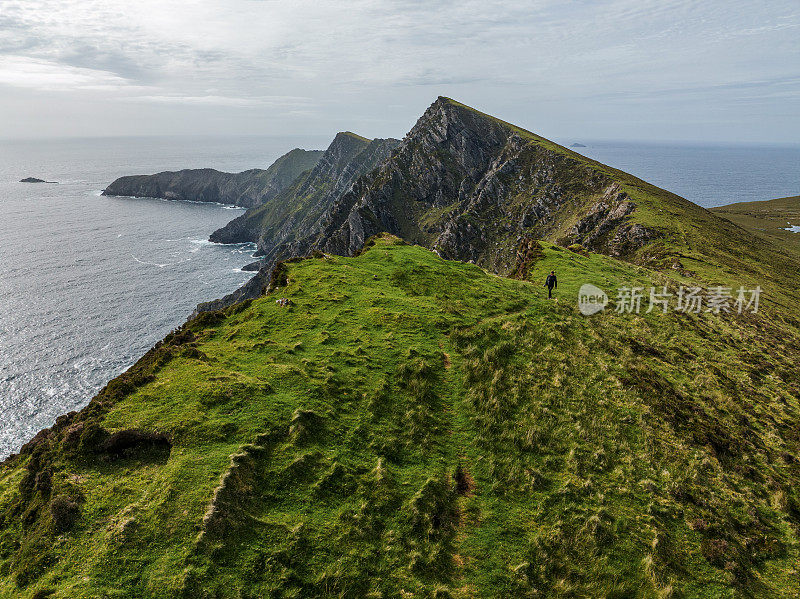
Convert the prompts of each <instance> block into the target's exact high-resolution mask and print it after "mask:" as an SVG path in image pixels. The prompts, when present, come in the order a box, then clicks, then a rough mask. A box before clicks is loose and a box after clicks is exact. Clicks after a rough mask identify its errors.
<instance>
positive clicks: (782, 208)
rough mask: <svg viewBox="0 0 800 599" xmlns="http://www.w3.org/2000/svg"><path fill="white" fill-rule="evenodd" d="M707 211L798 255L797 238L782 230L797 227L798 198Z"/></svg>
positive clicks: (799, 220) (799, 221)
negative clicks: (792, 226)
mask: <svg viewBox="0 0 800 599" xmlns="http://www.w3.org/2000/svg"><path fill="white" fill-rule="evenodd" d="M711 211H712V212H714V213H715V214H718V215H720V216H722V217H724V218H727V219H728V220H730V221H732V222H734V223H736V224H737V225H739V226H740V227H742V228H744V229H747V230H748V231H750V232H751V233H753V235H756V236H758V237H761V238H762V239H766V240H767V241H768V242H770V243H772V244H775V245H777V246H779V247H783V248H785V249H787V250H790V251H791V252H794V253H795V254H797V255H800V235H798V234H797V233H792V232H791V231H787V230H786V229H787V227H789V226H791V225H800V196H793V197H789V198H779V199H777V200H766V201H763V202H739V203H736V204H728V205H727V206H720V207H719V208H712V209H711Z"/></svg>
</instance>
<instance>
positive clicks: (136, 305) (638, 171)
mask: <svg viewBox="0 0 800 599" xmlns="http://www.w3.org/2000/svg"><path fill="white" fill-rule="evenodd" d="M562 141H563V140H562ZM573 141H574V140H573ZM328 142H329V139H327V138H321V137H320V138H299V137H298V138H274V137H246V138H199V137H198V138H118V139H112V138H109V139H83V140H75V139H71V140H59V141H47V140H37V141H13V142H12V141H0V458H2V457H5V456H6V455H8V454H9V453H11V452H14V451H17V450H18V449H19V447H20V445H21V444H22V443H24V442H25V441H26V440H28V439H30V438H31V437H32V436H33V435H34V434H35V433H36V432H37V431H38V430H40V429H41V428H43V427H46V426H49V425H51V424H52V423H53V421H54V420H55V418H56V417H57V416H58V415H60V414H63V413H65V412H68V411H70V410H76V409H80V408H81V407H82V406H84V405H85V404H86V403H87V402H88V401H89V399H91V397H92V396H93V395H94V394H95V393H96V392H97V391H98V390H99V389H100V387H102V386H103V385H104V384H105V383H106V382H107V381H108V380H109V379H111V378H113V377H114V376H116V375H118V374H120V373H121V372H123V371H124V370H125V369H126V368H127V367H128V366H130V365H131V364H133V362H135V361H136V359H138V358H139V357H140V356H141V355H142V354H143V353H144V352H145V351H147V350H148V349H149V348H150V347H152V346H153V345H154V344H155V343H156V342H157V341H158V340H159V339H161V338H163V337H164V336H165V335H166V334H167V333H168V332H169V331H170V330H172V329H174V328H175V327H177V326H179V325H180V324H181V323H183V322H184V321H185V320H186V318H187V317H188V316H189V314H190V313H191V312H192V310H193V309H194V307H195V306H196V305H197V304H198V303H199V302H202V301H207V300H211V299H215V298H218V297H221V296H223V295H225V294H226V293H229V292H230V291H232V290H234V289H235V288H236V287H238V286H240V285H241V284H243V283H244V282H245V281H246V280H247V278H248V277H249V276H251V274H249V273H244V272H242V271H241V270H240V267H241V266H243V265H244V264H246V263H248V262H250V261H251V259H252V253H253V251H254V248H253V247H251V246H249V245H240V246H221V245H216V244H211V243H209V242H208V241H207V239H208V235H209V234H210V233H211V232H212V231H213V230H214V229H216V228H218V227H220V226H222V225H224V224H225V223H227V222H228V221H229V220H231V219H232V218H234V217H235V216H236V215H238V214H240V213H241V212H242V211H241V210H239V209H233V208H230V207H225V206H219V205H210V204H198V203H188V202H170V201H163V200H155V199H128V198H111V197H103V196H101V195H100V191H101V190H102V189H103V188H104V187H105V186H106V185H107V184H108V183H110V182H111V181H112V180H114V179H115V178H117V177H119V176H121V175H125V174H145V173H153V172H157V171H161V170H175V169H179V168H196V167H213V168H218V169H220V170H227V171H241V170H244V169H248V168H257V167H261V168H264V167H266V166H268V165H269V164H270V163H271V162H272V161H273V160H274V159H275V158H277V157H278V156H279V155H280V154H282V153H284V152H286V151H288V150H289V149H291V148H293V147H303V148H306V149H315V148H325V147H326V146H327V144H328ZM570 143H572V142H570ZM583 143H585V144H586V145H587V147H586V148H576V150H577V151H579V152H581V153H583V154H584V155H586V156H590V157H592V158H595V159H597V160H600V161H601V162H605V163H607V164H610V165H612V166H615V167H618V168H621V169H622V170H626V171H628V172H631V173H632V174H634V175H637V176H639V177H641V178H643V179H646V180H648V181H651V182H652V183H655V184H656V185H659V186H661V187H664V188H666V189H669V190H671V191H674V192H676V193H678V194H680V195H682V196H684V197H686V198H688V199H690V200H692V201H694V202H697V203H698V204H700V205H703V206H707V207H709V206H718V205H721V204H726V203H730V202H740V201H752V200H765V199H771V198H775V197H781V196H788V195H796V194H798V193H800V169H798V165H800V147H797V146H792V147H788V146H786V147H777V146H773V147H767V146H764V147H756V146H727V147H726V146H698V145H691V146H687V145H684V146H678V145H666V144H664V145H659V144H631V143H612V142H587V141H583ZM29 176H30V177H38V178H41V179H46V180H48V181H57V182H58V183H57V184H49V183H48V184H45V183H39V184H26V183H19V182H18V181H19V179H22V178H23V177H29Z"/></svg>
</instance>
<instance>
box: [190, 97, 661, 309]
mask: <svg viewBox="0 0 800 599" xmlns="http://www.w3.org/2000/svg"><path fill="white" fill-rule="evenodd" d="M340 135H344V134H340ZM337 140H338V142H337ZM337 140H334V141H335V143H334V144H332V145H331V148H329V149H328V151H326V156H327V154H328V153H329V152H332V149H333V148H334V146H336V145H337V143H341V141H342V140H339V136H337ZM383 141H384V140H374V141H373V142H371V143H370V144H369V145H368V146H365V147H364V148H363V149H362V150H361V152H360V153H358V155H357V156H358V157H362V156H364V154H365V153H368V154H369V156H370V157H371V158H370V159H369V160H366V159H361V161H359V160H356V159H355V158H352V157H351V158H350V162H348V163H347V164H346V165H345V163H344V162H343V161H338V162H337V161H336V160H334V158H335V157H336V154H334V153H332V154H331V157H330V159H329V158H326V157H323V159H321V160H320V163H319V164H318V165H317V167H316V168H315V169H314V171H317V172H316V173H311V174H309V176H308V177H306V178H305V179H302V178H301V179H300V180H298V181H297V182H296V183H295V185H294V186H293V189H291V190H287V191H286V192H285V193H284V194H281V195H280V196H279V197H278V198H277V199H276V202H275V203H276V204H277V203H282V204H284V207H283V210H284V211H286V212H288V213H290V214H289V215H288V216H286V217H284V216H281V215H280V214H279V213H278V212H276V209H274V208H272V207H270V206H269V205H267V204H265V205H264V206H260V207H258V208H255V209H253V210H251V211H248V214H245V215H243V216H242V217H239V218H238V219H236V220H235V221H234V222H233V223H231V224H230V225H229V226H228V227H226V228H225V229H223V230H222V231H223V232H219V231H218V232H217V233H215V234H214V236H212V240H222V239H223V237H225V236H227V237H225V238H226V239H230V240H232V241H254V240H255V241H256V242H257V243H258V247H259V253H260V254H261V255H263V257H264V258H263V259H264V262H263V266H262V268H261V270H260V271H259V273H258V275H257V276H256V277H254V278H253V279H251V280H250V281H249V282H248V283H247V285H245V287H243V288H241V289H239V290H237V292H236V293H234V294H233V295H231V296H229V297H227V298H224V299H223V300H221V301H218V302H213V303H212V304H209V305H207V306H206V308H218V307H222V306H224V305H228V304H230V303H233V302H235V301H239V300H241V299H245V298H247V297H253V296H255V295H258V294H260V293H262V292H263V291H264V289H265V288H266V287H267V286H268V281H269V275H270V272H271V269H272V267H273V266H274V265H275V264H276V263H277V262H278V261H280V260H284V259H287V258H292V257H296V256H305V255H308V254H310V253H311V252H312V251H313V250H319V251H322V252H325V253H331V254H340V255H353V254H356V253H357V252H358V251H360V250H361V248H362V247H363V245H364V243H365V241H366V240H367V239H368V238H369V237H371V236H373V235H377V234H379V233H381V232H388V233H391V234H393V235H397V236H398V237H401V238H402V239H404V240H406V241H408V242H410V243H416V244H420V245H423V246H425V247H429V248H431V249H434V250H436V251H437V252H438V253H439V255H440V256H442V257H443V258H447V259H453V260H461V261H469V262H474V263H476V264H479V265H480V266H482V267H483V268H486V269H487V270H491V271H493V272H496V273H499V274H504V275H513V276H521V274H520V273H524V272H526V270H527V266H526V265H525V264H527V263H529V262H530V253H531V251H533V250H532V249H531V246H530V243H531V241H530V240H535V239H547V240H550V241H555V242H558V243H561V244H562V245H570V244H573V243H579V244H581V245H582V246H583V247H585V248H587V249H591V250H594V251H598V252H603V253H606V254H609V255H613V256H622V257H631V258H632V257H634V256H635V254H636V252H637V251H638V250H639V249H640V248H641V247H642V246H644V245H646V244H647V243H649V242H650V241H652V240H653V239H655V238H656V237H658V235H659V233H658V232H657V231H655V230H652V229H649V228H647V227H645V226H644V225H642V224H640V223H636V222H633V221H632V220H631V218H632V216H633V215H634V213H635V211H636V204H635V202H634V201H633V200H632V198H631V197H630V196H629V195H628V193H627V192H626V191H625V188H624V185H623V184H622V183H621V182H620V181H619V180H618V179H617V178H616V177H615V176H614V175H615V172H614V171H612V170H611V169H607V168H605V167H603V165H599V164H598V163H594V162H592V161H590V160H588V159H586V158H584V157H582V156H580V155H578V154H575V153H573V152H570V151H569V150H567V149H566V148H562V147H561V146H558V145H556V144H554V143H552V142H549V141H548V140H546V139H544V138H541V137H538V136H536V135H534V134H533V133H530V132H528V131H525V130H522V129H520V128H518V127H515V126H513V125H510V124H508V123H506V122H504V121H501V120H499V119H496V118H493V117H491V116H489V115H486V114H483V113H481V112H478V111H476V110H474V109H472V108H469V107H468V106H464V105H463V104H459V103H458V102H454V101H453V100H450V99H449V98H439V99H438V100H437V101H436V102H434V103H433V104H432V105H431V106H430V107H429V108H428V110H426V112H425V113H424V114H423V115H422V117H421V118H420V119H419V120H418V121H417V123H416V125H415V126H414V127H413V128H412V129H411V131H410V132H409V133H408V135H406V137H405V138H404V139H403V141H402V143H400V144H399V145H397V144H396V143H395V144H394V145H393V146H392V149H391V150H390V151H389V150H388V148H387V147H386V144H385V143H382V142H383ZM351 143H352V142H351ZM395 146H396V147H395ZM377 158H381V159H382V160H380V161H379V160H377ZM334 164H336V165H337V166H334ZM343 165H344V166H343ZM367 166H369V168H366V167H367ZM323 171H324V174H323V173H322V172H323ZM620 175H624V176H626V177H627V175H625V174H624V173H620ZM631 179H632V178H631ZM278 200H280V202H278ZM286 205H289V206H290V209H289V210H287V208H286ZM298 207H299V208H298ZM293 210H294V211H293ZM256 235H258V238H257V239H256ZM523 246H524V248H526V249H524V250H523V249H521V248H522V247H523ZM526 261H527V262H526Z"/></svg>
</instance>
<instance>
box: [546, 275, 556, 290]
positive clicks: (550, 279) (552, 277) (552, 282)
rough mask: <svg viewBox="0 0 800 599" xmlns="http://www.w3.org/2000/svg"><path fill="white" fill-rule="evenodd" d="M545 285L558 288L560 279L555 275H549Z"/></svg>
mask: <svg viewBox="0 0 800 599" xmlns="http://www.w3.org/2000/svg"><path fill="white" fill-rule="evenodd" d="M544 284H545V286H547V287H550V289H552V288H553V287H555V288H556V289H558V279H556V276H555V275H547V280H546V281H545V282H544Z"/></svg>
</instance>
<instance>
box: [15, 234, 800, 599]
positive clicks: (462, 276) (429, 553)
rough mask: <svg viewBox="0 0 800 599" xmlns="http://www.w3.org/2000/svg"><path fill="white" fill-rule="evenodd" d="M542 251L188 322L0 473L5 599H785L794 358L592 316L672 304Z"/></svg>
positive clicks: (561, 252)
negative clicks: (493, 264)
mask: <svg viewBox="0 0 800 599" xmlns="http://www.w3.org/2000/svg"><path fill="white" fill-rule="evenodd" d="M529 250H530V251H529V253H528V259H527V261H526V268H527V269H528V278H529V279H530V281H533V282H527V281H521V280H513V279H506V278H500V277H497V276H493V275H490V274H487V273H486V272H484V271H483V270H481V269H480V268H478V267H477V266H474V265H470V264H464V263H459V262H448V261H444V260H441V259H440V258H438V257H437V256H436V255H435V254H433V253H432V252H429V251H427V250H425V249H423V248H421V247H417V246H410V245H404V244H403V243H402V242H400V241H399V240H397V239H395V238H391V237H388V236H384V237H382V238H380V239H378V240H377V241H376V242H375V243H374V244H373V245H371V246H370V247H368V248H367V249H366V250H365V252H364V253H363V254H362V255H360V256H358V257H354V258H344V257H336V256H330V255H319V256H318V257H315V258H309V259H306V260H302V261H297V262H292V263H290V264H286V265H284V266H283V267H282V268H280V269H278V271H277V272H276V273H275V276H274V281H273V282H274V283H275V285H277V287H276V288H275V289H274V291H273V292H272V293H271V295H269V296H266V297H262V298H259V299H256V300H253V301H251V302H246V303H244V304H241V305H239V306H235V307H233V308H229V309H228V310H227V311H225V312H218V313H205V314H202V315H201V316H200V317H199V318H197V319H195V320H193V321H191V322H190V323H188V324H187V325H185V326H184V327H183V328H182V329H181V330H179V331H177V332H176V333H174V334H172V335H170V336H169V337H168V338H167V339H165V341H164V342H163V343H162V344H160V345H159V346H157V347H156V348H154V349H153V350H152V351H151V352H150V353H148V354H147V355H146V356H145V357H144V358H142V360H141V361H140V362H139V363H138V364H137V365H136V366H134V367H133V368H132V369H131V370H130V371H129V372H128V373H127V374H125V375H123V376H122V377H120V378H118V379H116V380H115V381H112V382H111V383H110V384H109V385H108V386H107V387H106V388H105V389H104V390H103V391H102V392H101V393H100V394H99V395H98V396H97V398H95V399H94V400H93V402H92V403H91V404H90V406H89V407H88V408H86V409H85V410H83V411H82V412H81V413H80V414H77V415H72V416H70V417H66V418H63V419H61V420H60V421H59V423H57V425H56V427H54V429H52V430H50V431H46V432H44V433H42V434H40V435H39V436H38V437H37V438H36V439H35V440H34V441H32V442H31V444H29V445H28V447H27V448H26V449H25V451H24V452H23V454H22V455H20V456H17V457H16V458H13V459H11V460H9V461H8V462H7V463H6V464H5V465H4V466H3V467H2V469H0V596H9V597H12V596H13V597H33V596H38V597H44V596H49V597H58V598H66V597H69V598H71V599H75V598H90V597H91V598H99V597H120V598H122V597H125V598H128V597H131V598H134V597H137V598H138V597H141V598H144V597H147V598H155V597H176V596H183V597H209V598H211V597H220V598H228V597H230V598H234V597H236V598H239V597H242V598H245V597H353V598H363V597H438V598H443V597H461V598H472V597H739V596H741V597H745V596H755V597H797V596H800V571H798V570H799V569H800V545H798V533H799V532H800V492H799V491H798V489H800V461H798V455H799V453H800V435H798V428H797V422H798V417H799V416H800V405H798V397H800V374H798V370H797V367H796V357H797V351H798V349H799V348H800V345H799V341H800V339H799V338H798V336H797V335H796V334H795V333H794V332H793V331H792V330H787V329H785V328H783V327H781V326H779V324H778V321H777V320H776V319H774V318H764V317H762V316H752V315H749V316H742V317H738V316H736V315H734V314H731V315H720V316H717V315H714V314H700V315H683V314H675V313H669V314H666V315H664V314H659V313H655V312H654V313H651V314H641V315H629V314H625V315H623V314H616V313H614V312H613V311H612V310H611V309H607V310H606V311H604V312H602V313H600V314H598V315H595V316H593V317H584V316H582V315H581V314H580V313H578V311H577V309H576V302H575V297H576V293H577V289H578V287H579V286H580V285H581V284H582V283H586V282H591V283H594V284H596V285H598V286H600V287H602V288H604V289H606V290H607V291H609V292H610V293H611V294H612V295H613V289H615V288H616V287H617V286H618V285H623V284H627V285H630V284H632V283H639V284H642V285H650V284H651V282H652V283H654V284H665V283H666V279H665V277H664V275H662V274H660V273H658V272H655V271H651V270H647V269H645V268H640V267H636V266H633V265H631V264H628V263H625V262H621V261H618V260H615V259H612V258H608V257H604V256H600V255H596V254H584V253H575V252H572V251H569V250H565V249H562V248H559V247H557V246H553V245H551V244H549V243H546V242H542V243H541V244H537V243H534V245H533V246H531V248H529ZM551 269H555V270H557V272H558V273H559V278H560V287H559V289H558V291H557V299H555V300H552V301H549V300H547V299H546V294H545V290H544V289H543V288H542V287H541V283H540V281H542V280H543V278H544V275H545V274H546V273H547V272H549V271H550V270H551ZM671 276H672V277H674V278H678V279H680V278H681V277H682V276H683V275H680V274H677V273H676V274H673V275H671ZM278 298H288V299H290V300H291V302H292V304H291V305H290V306H289V307H282V306H280V305H278V304H276V301H275V300H276V299H278ZM778 309H779V307H774V308H773V310H778ZM131 429H136V431H137V432H130V431H131ZM122 431H129V432H128V433H123V434H119V433H121V432H122ZM114 433H118V434H116V435H115V434H114ZM37 593H38V595H37ZM48 593H50V594H48Z"/></svg>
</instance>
